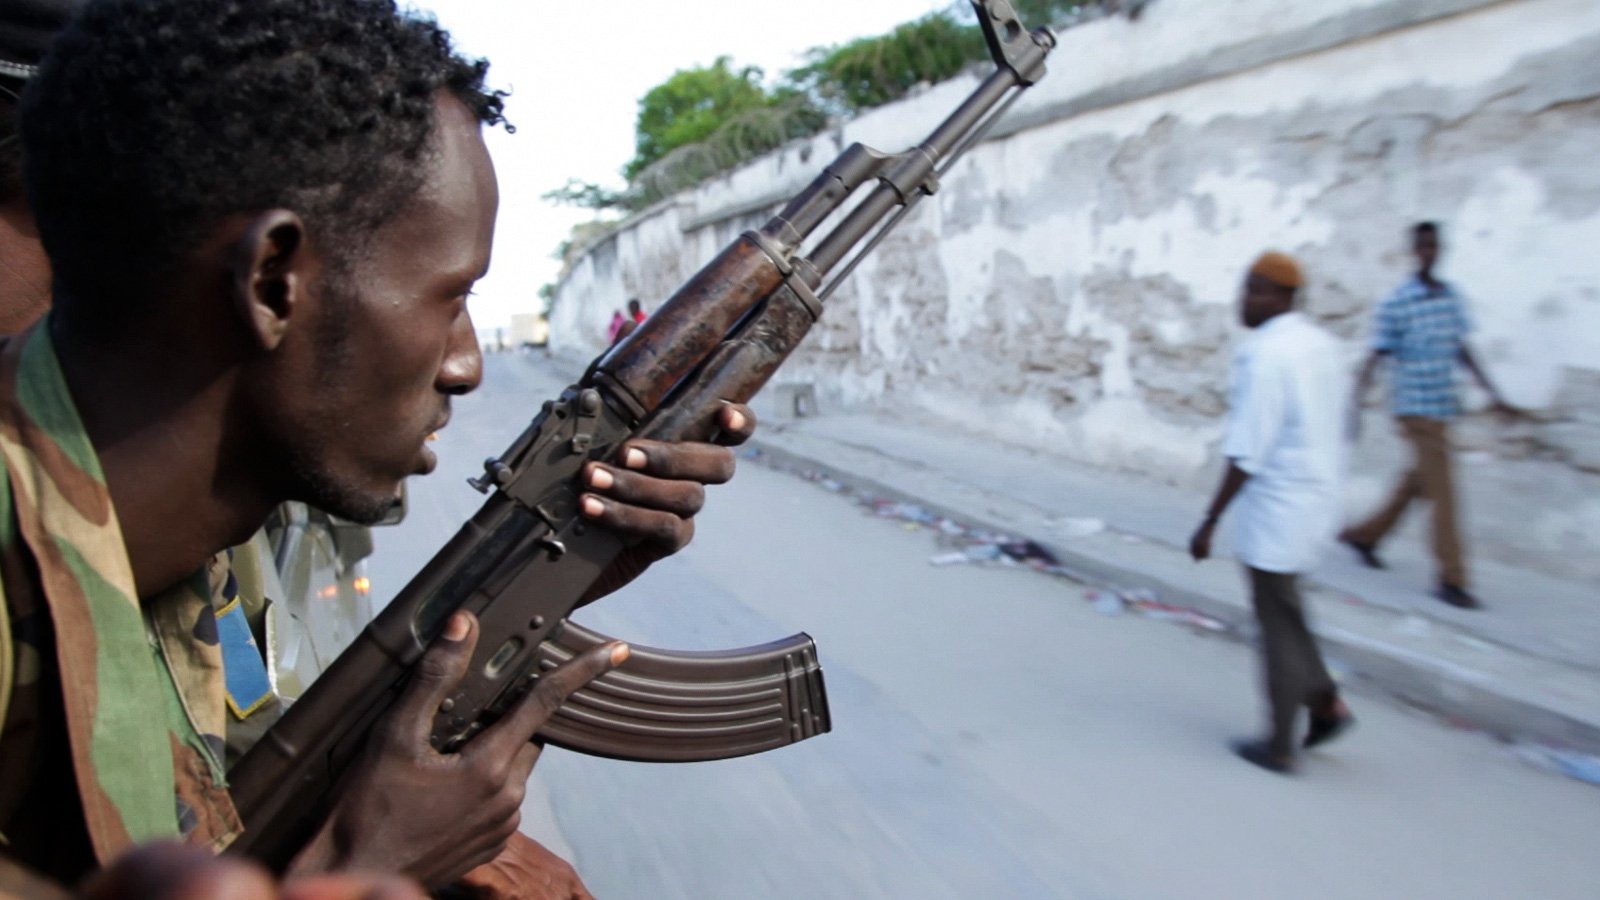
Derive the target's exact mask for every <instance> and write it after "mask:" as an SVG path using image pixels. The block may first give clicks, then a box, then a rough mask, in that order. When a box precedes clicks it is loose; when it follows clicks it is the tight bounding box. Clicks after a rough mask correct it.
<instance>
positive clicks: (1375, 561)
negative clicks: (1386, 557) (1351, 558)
mask: <svg viewBox="0 0 1600 900" xmlns="http://www.w3.org/2000/svg"><path fill="white" fill-rule="evenodd" d="M1339 543H1341V544H1344V545H1345V546H1346V547H1349V548H1350V549H1351V550H1354V551H1355V552H1356V555H1357V556H1359V557H1361V561H1362V562H1363V563H1366V565H1367V568H1369V569H1387V568H1389V567H1388V566H1386V565H1384V564H1383V560H1381V559H1379V558H1378V545H1377V544H1366V543H1362V542H1361V541H1358V540H1356V539H1355V538H1352V537H1350V536H1349V535H1348V534H1341V535H1339Z"/></svg>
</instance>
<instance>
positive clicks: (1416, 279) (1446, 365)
mask: <svg viewBox="0 0 1600 900" xmlns="http://www.w3.org/2000/svg"><path fill="white" fill-rule="evenodd" d="M1411 234H1412V252H1413V253H1415V254H1416V257H1417V274H1416V275H1414V276H1412V277H1411V278H1410V279H1407V281H1406V282H1405V283H1404V284H1402V285H1400V287H1399V288H1397V289H1396V290H1395V292H1394V293H1393V294H1391V295H1390V296H1389V297H1388V299H1386V300H1384V301H1383V303H1382V304H1380V305H1379V307H1378V322H1377V328H1376V332H1375V334H1374V337H1373V341H1372V353H1371V354H1370V355H1368V357H1367V360H1366V362H1365V363H1363V364H1362V366H1361V373H1360V375H1359V376H1358V377H1357V378H1356V405H1357V407H1358V408H1359V405H1360V401H1361V397H1362V396H1363V395H1364V394H1366V391H1367V385H1368V383H1369V382H1370V381H1371V380H1372V373H1373V370H1374V369H1376V368H1377V365H1378V361H1379V360H1380V359H1387V360H1388V361H1389V376H1390V389H1389V393H1390V402H1391V404H1392V405H1393V408H1394V414H1395V417H1396V418H1397V419H1399V422H1400V430H1401V432H1402V433H1403V434H1404V435H1405V437H1406V440H1407V441H1408V442H1409V443H1410V444H1411V449H1412V453H1413V462H1412V465H1411V468H1410V469H1409V470H1408V471H1407V472H1406V473H1405V474H1404V475H1403V476H1402V477H1401V478H1400V482H1399V484H1397V485H1396V486H1395V489H1394V491H1393V493H1391V494H1390V496H1389V499H1388V500H1387V501H1385V502H1384V504H1383V506H1382V507H1380V508H1379V509H1378V510H1377V511H1376V512H1375V513H1373V515H1372V516H1370V517H1369V518H1367V519H1366V520H1365V521H1363V522H1361V523H1360V524H1358V525H1355V526H1353V527H1350V528H1347V529H1345V531H1344V532H1343V533H1342V534H1340V535H1339V540H1340V541H1342V542H1343V543H1345V544H1346V545H1348V546H1349V547H1350V548H1351V549H1353V550H1355V551H1356V553H1358V554H1360V556H1361V559H1362V561H1363V562H1365V563H1366V564H1367V565H1369V566H1371V567H1372V568H1374V569H1381V568H1383V567H1384V566H1383V561H1382V560H1381V559H1380V558H1379V557H1378V552H1377V551H1378V544H1379V543H1380V542H1382V540H1383V538H1384V536H1385V535H1387V534H1388V533H1389V531H1390V530H1391V529H1393V528H1394V526H1395V523H1397V522H1399V521H1400V516H1401V514H1402V513H1404V512H1405V510H1406V507H1407V506H1408V505H1410V503H1411V501H1412V500H1414V499H1427V500H1431V501H1433V523H1432V524H1433V555H1434V559H1435V560H1436V561H1437V563H1438V567H1439V585H1438V589H1437V590H1436V591H1435V592H1434V596H1436V597H1438V598H1439V599H1440V600H1443V601H1444V602H1446V603H1449V604H1450V605H1452V606H1457V607H1460V608H1462V609H1474V608H1476V607H1477V606H1478V601H1477V600H1476V599H1475V598H1474V597H1473V596H1472V594H1470V593H1468V592H1467V566H1466V559H1465V556H1464V554H1463V553H1462V548H1461V538H1460V534H1459V532H1458V530H1457V528H1456V501H1455V480H1454V478H1455V476H1454V475H1453V474H1452V471H1451V463H1450V432H1449V425H1450V420H1451V419H1454V418H1455V417H1456V416H1457V415H1459V414H1460V412H1461V406H1460V402H1459V400H1458V398H1457V396H1456V385H1455V367H1456V364H1457V363H1460V364H1461V365H1463V366H1465V367H1466V369H1467V371H1468V372H1471V373H1472V376H1473V378H1475V379H1477V382H1478V384H1480V385H1482V386H1483V389H1484V390H1485V391H1487V392H1488V394H1489V397H1490V398H1491V399H1492V400H1493V403H1494V409H1495V411H1496V412H1499V413H1502V414H1506V415H1519V414H1520V413H1519V412H1518V410H1516V409H1515V408H1514V407H1512V406H1511V404H1509V403H1507V402H1506V401H1505V399H1504V398H1503V397H1501V395H1500V392H1499V391H1498V390H1496V388H1495V386H1494V384H1493V383H1491V382H1490V381H1489V376H1488V375H1486V374H1484V371H1483V368H1482V367H1481V366H1479V365H1478V361H1477V360H1476V359H1475V358H1474V357H1473V355H1472V351H1471V350H1470V349H1469V348H1468V347H1467V340H1466V339H1467V333H1468V332H1469V331H1471V330H1472V324H1471V322H1470V320H1469V319H1468V318H1467V311H1466V309H1465V307H1464V305H1463V303H1462V300H1461V295H1460V294H1458V293H1456V289H1455V287H1454V286H1452V285H1451V284H1449V283H1448V282H1445V281H1441V280H1439V279H1438V278H1436V277H1434V274H1433V267H1434V263H1435V262H1437V261H1438V259H1439V227H1438V226H1437V225H1435V224H1434V223H1432V222H1422V223H1420V224H1418V225H1416V226H1415V227H1413V228H1412V230H1411Z"/></svg>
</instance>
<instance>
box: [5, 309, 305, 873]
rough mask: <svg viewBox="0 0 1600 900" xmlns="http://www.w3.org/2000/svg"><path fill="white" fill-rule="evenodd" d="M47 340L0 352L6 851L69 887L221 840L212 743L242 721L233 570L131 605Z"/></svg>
mask: <svg viewBox="0 0 1600 900" xmlns="http://www.w3.org/2000/svg"><path fill="white" fill-rule="evenodd" d="M47 328H48V320H46V321H45V322H44V323H41V324H40V325H38V326H35V327H34V328H32V329H30V330H29V331H27V332H25V333H23V334H21V335H18V336H16V337H14V338H10V339H7V340H5V341H3V342H0V468H3V469H4V473H3V477H0V589H3V593H4V597H5V605H6V616H5V617H3V618H0V632H4V633H0V728H3V730H0V841H3V844H0V852H3V853H5V854H6V855H8V856H10V857H12V858H13V859H15V860H17V861H19V862H22V863H24V864H26V865H29V866H31V867H33V868H35V869H37V870H39V871H41V872H44V873H46V874H48V875H51V876H52V877H55V878H58V879H61V880H63V881H64V882H67V883H71V882H73V881H76V880H77V879H78V878H79V877H80V876H81V875H82V874H83V873H84V872H85V871H87V870H88V869H89V868H92V867H93V866H94V865H96V864H97V863H98V864H104V863H105V862H107V861H108V860H110V859H111V858H113V857H115V856H117V855H118V854H120V853H121V852H122V851H123V850H125V849H127V848H128V847H129V846H130V845H131V844H133V843H138V842H143V841H147V840H152V839H159V838H166V837H176V836H178V835H185V836H187V837H188V838H189V839H190V840H193V841H197V842H200V843H204V844H207V845H209V846H211V847H213V848H214V849H219V850H220V849H221V848H223V847H225V846H226V845H227V844H228V843H229V842H230V841H232V840H233V838H235V837H236V836H237V835H238V834H239V832H240V830H241V827H242V826H241V825H240V821H239V817H238V814H237V813H236V811H235V810H234V807H233V804H232V802H231V800H230V799H229V797H228V794H227V791H226V789H225V777H224V764H225V761H224V741H223V736H224V735H226V734H227V732H228V722H229V717H230V715H234V716H235V717H237V716H239V715H243V714H246V713H248V712H249V711H250V710H247V709H241V708H239V707H238V706H237V704H234V709H233V711H232V713H230V709H229V707H230V694H229V688H230V687H233V685H232V684H230V683H229V682H230V679H229V676H228V674H227V673H225V672H224V666H223V648H222V644H221V643H220V642H219V624H220V625H221V626H222V628H223V629H224V630H226V628H227V619H225V613H230V612H233V611H234V608H236V607H237V606H238V602H237V598H236V597H235V598H233V599H232V602H231V605H229V603H227V602H224V603H216V602H214V600H215V598H217V597H219V596H220V597H224V598H226V597H227V596H228V594H229V593H230V592H231V593H233V594H237V591H236V590H235V589H234V588H235V584H236V583H235V582H234V580H233V576H232V572H231V570H230V568H229V565H228V559H227V557H226V556H223V555H219V556H218V557H217V558H214V559H213V560H212V561H211V562H210V563H209V564H208V565H207V566H204V567H202V568H201V569H200V570H199V571H197V572H196V573H195V574H194V575H193V576H192V577H190V578H189V579H187V580H186V581H185V582H184V583H182V584H179V585H176V586H174V587H173V588H171V589H169V590H167V591H165V592H163V593H162V594H160V595H158V596H155V597H149V598H144V600H143V601H142V602H141V601H140V599H139V598H138V597H137V596H136V594H135V590H134V580H133V571H132V568H131V566H130V564H129V562H128V556H127V550H126V548H125V546H124V544H123V540H122V534H121V531H120V527H119V525H118V522H117V518H116V514H115V511H114V510H113V509H112V508H111V499H110V495H109V493H108V491H107V488H106V484H105V479H104V476H103V473H102V471H101V468H100V463H99V460H98V459H97V457H96V455H95V452H94V448H93V447H92V446H91V445H90V443H89V440H88V438H87V436H86V435H85V434H84V431H83V426H82V423H81V421H80V419H79V418H78V414H77V411H76V409H75V408H74V406H73V404H72V400H71V397H70V395H69V394H68V391H67V386H66V383H65V381H64V379H63V377H62V375H61V371H60V368H59V365H58V364H57V361H56V356H55V351H54V348H53V346H52V345H51V342H50V339H49V336H48V333H47ZM234 618H235V619H242V614H238V615H237V616H235V617H234ZM234 624H235V626H236V625H237V623H236V622H235V623H234ZM235 630H236V627H235ZM236 639H237V635H236ZM248 639H249V634H248V631H247V632H246V633H245V635H244V640H246V641H248ZM250 702H251V703H254V704H255V705H257V706H261V705H271V704H273V703H274V702H275V700H274V698H270V697H260V698H258V700H256V701H250Z"/></svg>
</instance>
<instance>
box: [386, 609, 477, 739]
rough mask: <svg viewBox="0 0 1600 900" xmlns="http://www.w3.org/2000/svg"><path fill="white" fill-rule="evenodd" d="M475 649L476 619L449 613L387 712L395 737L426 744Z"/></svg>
mask: <svg viewBox="0 0 1600 900" xmlns="http://www.w3.org/2000/svg"><path fill="white" fill-rule="evenodd" d="M476 646H478V619H477V617H476V616H474V615H473V614H472V613H469V612H459V611H458V612H456V613H454V614H452V615H451V616H450V618H449V619H448V620H447V621H446V622H445V626H444V631H443V632H442V633H441V634H440V635H439V637H438V639H437V640H435V641H434V642H433V646H431V647H429V648H428V652H427V653H424V654H423V655H422V659H421V660H420V661H419V662H418V663H417V666H416V668H415V669H414V670H413V671H412V673H411V683H410V684H408V685H406V691H405V693H404V694H402V695H401V696H400V701H399V702H398V703H396V704H395V705H394V708H393V709H392V710H390V712H389V715H390V717H391V719H390V722H391V727H392V728H393V729H395V732H394V733H395V734H396V736H398V737H399V738H400V739H401V740H404V741H410V742H412V743H414V744H426V743H427V740H428V734H429V733H430V732H431V731H432V730H433V717H434V714H435V713H436V712H437V711H438V709H439V704H441V703H443V702H444V700H445V698H446V697H447V696H449V694H450V692H451V691H452V690H455V686H456V684H457V683H458V682H460V681H461V676H462V675H463V674H465V673H466V671H467V664H468V663H469V662H471V661H472V650H473V648H474V647H476Z"/></svg>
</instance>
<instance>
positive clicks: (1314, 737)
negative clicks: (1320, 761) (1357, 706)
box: [1300, 699, 1356, 750]
mask: <svg viewBox="0 0 1600 900" xmlns="http://www.w3.org/2000/svg"><path fill="white" fill-rule="evenodd" d="M1355 724H1356V717H1355V716H1353V715H1351V714H1350V709H1349V707H1347V706H1345V705H1344V701H1342V700H1338V699H1335V700H1334V701H1333V703H1332V704H1330V705H1329V708H1327V709H1324V710H1316V709H1313V710H1311V726H1310V727H1309V728H1307V729H1306V739H1305V742H1304V743H1302V744H1301V745H1300V746H1302V747H1304V748H1306V749H1307V750H1310V749H1311V748H1312V747H1315V746H1317V745H1318V744H1326V743H1327V742H1329V741H1331V740H1333V739H1334V738H1336V737H1338V736H1339V735H1341V734H1344V733H1345V732H1346V731H1349V730H1350V729H1351V728H1352V727H1354V726H1355Z"/></svg>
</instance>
